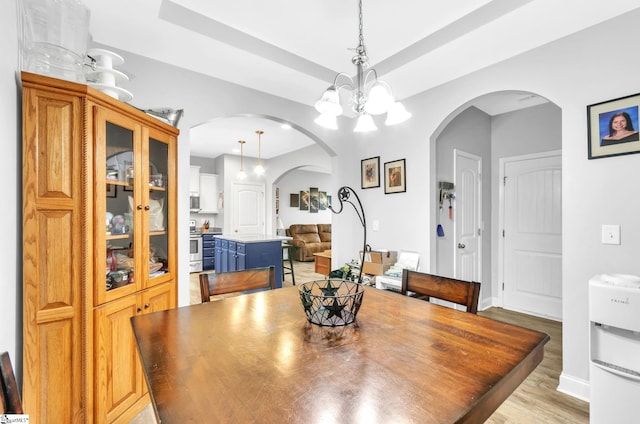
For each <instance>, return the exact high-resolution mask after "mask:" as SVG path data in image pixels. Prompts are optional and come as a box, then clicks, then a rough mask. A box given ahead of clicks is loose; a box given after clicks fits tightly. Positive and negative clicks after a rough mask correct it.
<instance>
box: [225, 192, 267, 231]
mask: <svg viewBox="0 0 640 424" xmlns="http://www.w3.org/2000/svg"><path fill="white" fill-rule="evenodd" d="M264 191H265V189H264V184H255V183H233V194H232V196H233V197H232V202H233V208H232V209H231V210H232V214H233V215H232V220H231V225H232V228H233V232H234V233H236V234H265V199H264Z"/></svg>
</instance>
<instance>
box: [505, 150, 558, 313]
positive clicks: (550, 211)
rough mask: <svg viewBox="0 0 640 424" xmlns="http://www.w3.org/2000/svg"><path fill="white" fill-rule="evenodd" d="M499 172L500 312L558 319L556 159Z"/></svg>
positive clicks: (511, 163)
mask: <svg viewBox="0 0 640 424" xmlns="http://www.w3.org/2000/svg"><path fill="white" fill-rule="evenodd" d="M503 169H504V170H503V175H504V178H503V184H504V200H503V201H504V227H503V228H504V232H503V239H504V258H503V269H504V275H503V277H504V279H503V306H504V307H505V308H506V309H512V310H516V311H522V312H527V313H531V314H535V315H540V316H546V317H549V318H553V319H561V318H562V161H561V156H560V155H559V154H558V153H556V152H553V153H551V154H547V155H538V156H536V157H530V156H528V157H522V158H513V160H506V161H505V162H504V168H503Z"/></svg>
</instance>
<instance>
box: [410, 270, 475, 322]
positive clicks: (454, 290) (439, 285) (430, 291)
mask: <svg viewBox="0 0 640 424" xmlns="http://www.w3.org/2000/svg"><path fill="white" fill-rule="evenodd" d="M407 292H413V293H416V294H418V295H422V296H427V297H435V298H438V299H442V300H446V301H449V302H453V303H456V304H458V305H463V306H466V308H467V312H470V313H472V314H475V313H477V312H478V297H479V295H480V283H477V282H474V281H463V280H456V279H454V278H447V277H441V276H439V275H432V274H426V273H423V272H417V271H409V270H407V269H405V270H403V271H402V288H401V293H402V294H405V295H406V294H407Z"/></svg>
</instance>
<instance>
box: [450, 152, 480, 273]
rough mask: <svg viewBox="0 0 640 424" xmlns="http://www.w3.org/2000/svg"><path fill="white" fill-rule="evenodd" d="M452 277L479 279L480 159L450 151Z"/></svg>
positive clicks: (468, 154)
mask: <svg viewBox="0 0 640 424" xmlns="http://www.w3.org/2000/svg"><path fill="white" fill-rule="evenodd" d="M454 156H455V175H456V180H455V182H454V184H455V196H456V197H455V206H456V207H455V210H454V213H455V215H456V216H455V217H454V219H455V238H454V251H455V254H454V257H455V267H454V269H455V278H458V279H460V280H467V281H478V282H481V280H482V242H481V240H482V231H481V227H482V224H481V223H482V178H481V176H482V174H481V170H482V158H480V157H479V156H475V155H472V154H470V153H465V152H463V151H461V150H458V149H455V150H454Z"/></svg>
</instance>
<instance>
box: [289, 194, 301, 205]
mask: <svg viewBox="0 0 640 424" xmlns="http://www.w3.org/2000/svg"><path fill="white" fill-rule="evenodd" d="M289 207H290V208H298V207H300V194H299V193H290V194H289Z"/></svg>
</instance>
